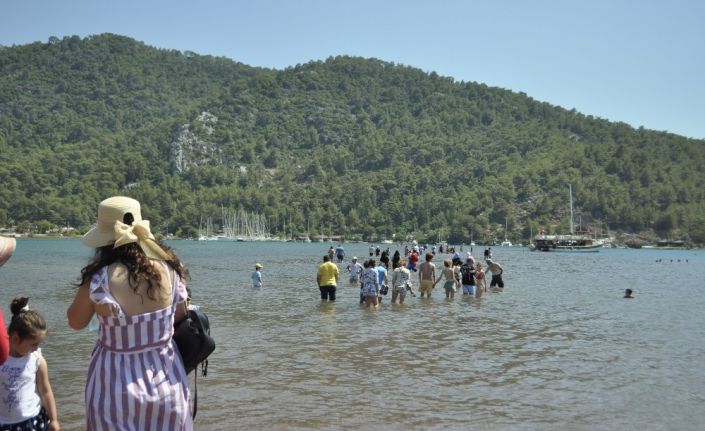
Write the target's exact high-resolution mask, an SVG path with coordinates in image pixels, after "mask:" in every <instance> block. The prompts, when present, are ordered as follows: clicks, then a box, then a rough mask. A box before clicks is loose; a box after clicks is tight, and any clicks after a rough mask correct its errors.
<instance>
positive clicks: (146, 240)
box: [82, 196, 170, 260]
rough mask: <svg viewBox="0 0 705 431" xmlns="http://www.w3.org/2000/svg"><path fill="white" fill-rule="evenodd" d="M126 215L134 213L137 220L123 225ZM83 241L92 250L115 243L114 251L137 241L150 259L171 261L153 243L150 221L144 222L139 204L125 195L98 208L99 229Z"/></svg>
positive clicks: (109, 199)
mask: <svg viewBox="0 0 705 431" xmlns="http://www.w3.org/2000/svg"><path fill="white" fill-rule="evenodd" d="M126 214H131V215H132V218H133V220H134V221H133V222H132V223H131V224H129V225H128V224H125V223H123V220H124V219H125V215H126ZM82 241H83V243H84V244H85V245H87V246H89V247H105V246H107V245H110V244H113V247H114V248H116V247H120V246H123V245H125V244H131V243H134V242H136V243H137V244H138V245H139V246H140V248H142V251H143V252H144V254H146V255H147V257H149V258H150V259H158V260H170V256H169V255H168V254H167V253H166V252H165V251H164V250H163V249H162V248H161V247H160V246H159V244H157V243H156V242H155V241H154V235H152V232H150V230H149V220H142V212H141V211H140V203H139V202H138V201H136V200H134V199H132V198H128V197H124V196H113V197H111V198H108V199H105V200H104V201H103V202H101V203H100V205H98V221H97V222H96V226H95V227H94V228H93V229H91V230H90V231H88V233H87V234H85V235H84V236H83V239H82Z"/></svg>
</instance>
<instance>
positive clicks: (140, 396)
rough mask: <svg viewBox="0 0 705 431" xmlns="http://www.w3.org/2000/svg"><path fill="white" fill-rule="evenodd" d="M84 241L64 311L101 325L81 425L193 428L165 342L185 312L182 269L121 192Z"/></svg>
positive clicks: (182, 375)
mask: <svg viewBox="0 0 705 431" xmlns="http://www.w3.org/2000/svg"><path fill="white" fill-rule="evenodd" d="M83 243H84V244H86V245H88V246H90V247H95V249H96V251H95V256H94V257H93V259H92V260H91V261H90V262H89V263H88V265H87V266H86V267H84V268H83V269H82V270H81V281H80V285H79V287H78V291H77V292H76V296H75V297H74V300H73V302H72V304H71V305H70V307H69V309H68V311H67V317H68V322H69V326H70V327H71V328H73V329H83V328H85V327H86V326H87V325H88V323H89V322H90V321H91V318H92V317H93V315H94V314H95V315H97V316H98V322H99V325H100V330H99V336H98V340H97V342H96V346H95V348H94V349H93V353H92V355H91V363H90V366H89V367H88V370H89V372H88V378H87V380H86V392H85V406H86V428H85V429H87V430H97V429H108V428H110V429H144V430H146V429H155V430H156V429H174V430H191V429H193V419H192V416H191V406H190V389H189V386H188V379H187V376H186V370H185V369H184V364H183V360H182V359H181V355H180V353H179V352H178V350H177V349H176V347H175V343H174V342H173V341H172V336H173V332H174V329H173V328H174V322H175V321H176V322H178V321H180V320H181V319H183V318H184V316H185V314H186V299H187V297H188V293H187V291H186V284H185V282H184V279H185V278H186V277H187V271H186V268H185V267H184V266H183V265H182V264H181V262H180V260H179V258H178V257H177V256H176V255H175V254H174V253H173V252H172V251H171V250H170V249H169V248H168V247H166V246H165V245H164V244H162V243H160V242H158V241H157V240H156V239H155V238H154V236H153V235H152V233H151V231H150V224H149V221H147V220H143V219H142V213H141V209H140V203H139V202H138V201H136V200H134V199H131V198H128V197H124V196H115V197H111V198H108V199H105V200H104V201H102V202H101V203H100V205H99V206H98V220H97V223H96V226H95V227H94V228H93V229H91V230H90V231H89V232H88V233H87V234H86V235H85V236H84V237H83ZM115 364H120V365H119V366H115ZM164 376H167V377H168V378H165V377H164ZM154 394H159V396H154ZM155 412H159V413H158V414H155Z"/></svg>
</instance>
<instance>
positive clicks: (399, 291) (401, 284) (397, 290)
mask: <svg viewBox="0 0 705 431" xmlns="http://www.w3.org/2000/svg"><path fill="white" fill-rule="evenodd" d="M407 289H409V291H410V292H411V296H416V294H415V293H414V291H413V289H411V272H409V269H408V268H407V267H406V261H405V260H404V259H401V260H400V261H399V266H398V267H396V268H395V269H394V273H393V274H392V304H396V302H397V297H399V305H401V304H403V303H404V299H405V298H406V290H407Z"/></svg>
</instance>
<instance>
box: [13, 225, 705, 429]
mask: <svg viewBox="0 0 705 431" xmlns="http://www.w3.org/2000/svg"><path fill="white" fill-rule="evenodd" d="M170 245H172V246H173V247H174V248H175V249H176V251H177V253H178V254H179V255H180V257H181V258H182V259H183V260H184V262H185V263H186V264H187V266H188V267H189V269H190V271H191V277H192V280H191V282H190V286H191V288H192V290H193V296H194V302H195V303H197V304H199V305H201V306H202V307H203V308H204V310H205V311H206V312H207V313H208V315H209V317H210V320H211V325H212V330H213V335H214V337H215V338H216V341H217V342H218V347H217V349H216V351H215V352H214V354H213V355H212V356H211V360H210V366H209V374H208V377H206V378H199V380H198V392H199V410H198V417H197V420H196V423H197V429H202V430H211V429H281V430H308V429H313V430H324V429H325V430H327V429H360V430H367V429H370V430H371V429H390V430H395V429H399V430H402V429H404V430H407V429H411V430H429V429H439V430H440V429H444V430H446V429H573V430H594V429H604V430H612V429H639V430H660V429H679V430H689V429H692V430H695V429H701V427H702V423H705V373H703V366H702V358H703V355H704V354H705V342H704V341H703V340H705V326H704V325H703V317H702V316H703V314H702V310H703V309H704V306H705V294H704V293H703V292H704V289H703V288H704V287H705V286H704V284H705V282H704V281H703V280H705V265H704V264H705V257H704V256H705V253H703V252H702V251H658V250H602V251H601V252H600V253H591V254H584V255H579V254H550V253H531V252H528V251H527V250H526V249H521V248H516V247H514V248H500V247H497V248H495V249H494V254H495V258H496V259H497V260H498V261H499V262H500V263H501V264H502V265H503V266H504V267H505V281H506V283H507V287H506V288H505V289H504V291H503V292H491V293H489V294H487V295H485V296H484V297H483V298H482V299H480V300H476V299H470V300H465V299H462V298H461V297H456V299H455V300H454V301H452V302H447V301H445V299H444V295H443V291H442V289H440V285H439V288H437V289H435V290H434V293H433V298H432V299H430V300H419V299H418V298H407V303H406V304H405V305H404V306H402V307H399V306H395V307H392V306H390V304H389V299H388V298H385V301H384V303H383V305H382V306H381V308H380V309H379V310H368V309H363V308H360V306H359V305H358V292H359V291H358V289H357V288H354V287H350V286H348V284H347V282H346V281H343V282H341V286H340V287H339V289H338V301H337V302H336V303H335V304H324V305H321V304H320V301H319V299H318V290H317V288H316V286H315V273H316V268H317V265H318V264H319V262H320V260H321V257H322V256H323V254H324V253H325V252H326V251H327V249H328V246H329V245H330V244H328V243H312V244H295V243H264V242H263V243H242V242H229V241H207V242H195V241H174V242H171V243H170ZM367 247H368V245H367V244H346V250H347V253H348V256H352V255H353V254H355V255H357V256H360V257H363V256H365V255H366V254H367ZM394 247H395V246H391V249H392V251H393V250H394ZM90 254H91V251H90V250H89V249H87V248H86V247H84V246H82V245H81V243H80V242H79V241H76V240H30V239H20V240H19V241H18V247H17V251H16V253H15V255H14V256H13V257H12V259H11V260H10V261H9V262H8V263H7V264H6V265H5V266H4V267H3V268H2V269H0V292H1V293H2V294H1V295H0V300H1V301H2V302H3V311H4V313H5V315H6V316H7V315H8V314H9V310H8V306H9V303H10V301H11V299H12V297H13V296H14V295H15V294H19V293H26V294H28V295H29V296H30V297H31V301H30V305H31V306H33V307H34V308H37V309H39V310H40V311H42V312H43V313H44V315H45V316H46V317H47V320H48V321H49V325H50V335H49V337H48V339H47V341H46V342H45V344H44V345H43V351H44V354H45V356H46V358H47V361H48V363H49V371H50V374H51V381H52V385H53V388H54V392H55V395H56V398H57V403H58V408H59V413H60V415H61V420H62V425H63V427H64V429H66V430H74V429H82V428H83V387H84V383H85V373H86V368H87V364H88V361H89V355H90V351H91V348H92V345H93V342H94V341H95V334H92V333H90V332H88V331H78V332H76V331H72V330H70V329H69V328H68V325H67V323H66V317H65V312H66V308H67V307H68V305H69V303H70V301H71V300H72V298H73V292H74V288H73V287H72V286H71V283H72V282H74V281H76V279H77V277H78V274H79V271H80V268H81V267H82V266H83V265H84V264H85V263H86V262H87V259H88V258H89V257H90ZM474 254H475V256H479V255H481V254H482V248H481V247H476V248H475V250H474ZM446 256H448V255H446ZM658 259H661V262H657V260H658ZM255 262H261V263H262V264H263V265H264V270H263V276H264V282H265V288H264V289H262V290H253V289H252V288H251V287H250V286H251V284H250V274H251V272H252V270H253V267H254V263H255ZM347 263H349V261H348V260H346V262H345V264H344V265H342V266H341V269H342V270H343V272H344V267H345V265H347ZM436 263H437V264H441V262H440V257H439V258H437V259H436ZM342 279H343V280H345V277H342ZM627 287H631V288H633V289H635V291H636V295H637V298H636V299H634V300H625V299H622V294H623V291H624V289H625V288H627Z"/></svg>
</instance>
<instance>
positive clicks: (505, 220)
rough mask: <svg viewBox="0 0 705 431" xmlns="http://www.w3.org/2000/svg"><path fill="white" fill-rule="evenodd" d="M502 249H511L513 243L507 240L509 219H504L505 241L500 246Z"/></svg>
mask: <svg viewBox="0 0 705 431" xmlns="http://www.w3.org/2000/svg"><path fill="white" fill-rule="evenodd" d="M500 246H502V247H511V246H512V242H511V241H509V240H508V239H507V218H506V217H505V218H504V241H502V243H501V244H500Z"/></svg>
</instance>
